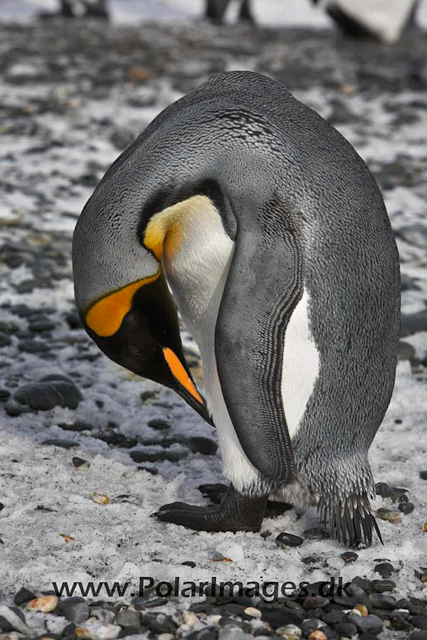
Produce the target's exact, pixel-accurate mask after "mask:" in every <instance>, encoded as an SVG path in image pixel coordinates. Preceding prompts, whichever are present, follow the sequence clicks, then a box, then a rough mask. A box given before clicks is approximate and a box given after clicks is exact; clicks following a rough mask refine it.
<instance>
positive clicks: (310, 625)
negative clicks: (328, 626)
mask: <svg viewBox="0 0 427 640" xmlns="http://www.w3.org/2000/svg"><path fill="white" fill-rule="evenodd" d="M324 624H325V623H324V622H323V620H319V619H318V618H309V619H308V620H304V622H302V623H301V625H300V626H301V629H302V631H303V633H304V634H305V635H310V633H312V632H313V631H316V629H320V627H323V626H324Z"/></svg>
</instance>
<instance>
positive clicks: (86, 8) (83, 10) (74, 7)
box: [40, 0, 108, 19]
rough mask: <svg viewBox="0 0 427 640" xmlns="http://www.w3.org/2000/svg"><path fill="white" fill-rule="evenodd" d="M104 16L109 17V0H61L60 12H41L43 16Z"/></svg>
mask: <svg viewBox="0 0 427 640" xmlns="http://www.w3.org/2000/svg"><path fill="white" fill-rule="evenodd" d="M58 15H60V16H62V17H63V18H104V19H108V9H107V0H59V12H58V13H47V12H43V13H41V14H40V17H41V18H54V17H55V16H58Z"/></svg>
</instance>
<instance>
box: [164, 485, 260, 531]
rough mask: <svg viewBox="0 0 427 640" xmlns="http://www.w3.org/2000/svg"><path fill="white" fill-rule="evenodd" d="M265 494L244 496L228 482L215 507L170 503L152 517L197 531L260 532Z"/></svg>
mask: <svg viewBox="0 0 427 640" xmlns="http://www.w3.org/2000/svg"><path fill="white" fill-rule="evenodd" d="M267 500H268V494H265V495H263V496H245V495H243V494H242V493H239V492H238V491H237V490H236V489H235V488H234V487H233V485H230V487H229V488H228V490H227V492H226V493H225V495H224V498H223V499H222V501H221V503H220V505H219V506H218V507H216V506H213V507H204V506H203V507H199V506H195V505H190V504H185V503H183V502H172V503H171V504H166V505H164V506H163V507H161V508H160V509H159V510H158V511H157V513H154V514H153V516H155V517H156V518H158V519H159V520H161V521H162V522H171V523H173V524H179V525H181V526H183V527H187V528H188V529H195V530H196V531H253V532H256V531H259V530H260V529H261V524H262V521H263V518H264V513H265V509H266V506H267Z"/></svg>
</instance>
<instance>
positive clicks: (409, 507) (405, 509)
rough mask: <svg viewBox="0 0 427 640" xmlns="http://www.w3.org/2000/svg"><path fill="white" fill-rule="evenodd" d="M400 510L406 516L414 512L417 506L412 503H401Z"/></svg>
mask: <svg viewBox="0 0 427 640" xmlns="http://www.w3.org/2000/svg"><path fill="white" fill-rule="evenodd" d="M398 508H399V511H401V512H402V513H404V514H405V515H408V514H409V513H412V512H413V510H414V509H415V506H414V505H413V504H412V502H401V503H400V504H399V507H398Z"/></svg>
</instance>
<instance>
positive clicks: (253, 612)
mask: <svg viewBox="0 0 427 640" xmlns="http://www.w3.org/2000/svg"><path fill="white" fill-rule="evenodd" d="M244 613H245V614H246V615H247V616H250V617H251V618H261V617H262V613H261V611H260V610H259V609H255V607H246V609H245V610H244Z"/></svg>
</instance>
